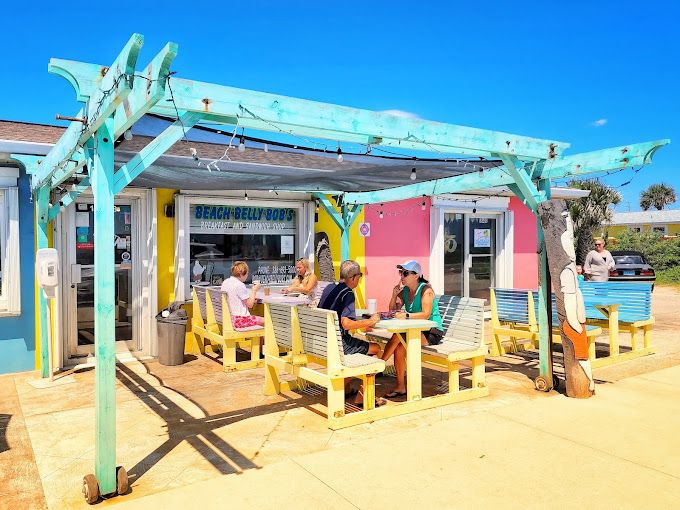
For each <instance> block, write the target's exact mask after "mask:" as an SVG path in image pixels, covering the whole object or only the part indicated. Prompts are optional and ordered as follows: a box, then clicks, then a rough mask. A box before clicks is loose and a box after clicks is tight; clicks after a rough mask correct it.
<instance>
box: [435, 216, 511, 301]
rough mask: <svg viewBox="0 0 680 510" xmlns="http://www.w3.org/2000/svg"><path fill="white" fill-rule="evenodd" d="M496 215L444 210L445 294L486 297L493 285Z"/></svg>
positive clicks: (494, 282) (494, 281)
mask: <svg viewBox="0 0 680 510" xmlns="http://www.w3.org/2000/svg"><path fill="white" fill-rule="evenodd" d="M497 218H498V215H496V214H470V213H462V212H461V213H456V212H451V213H444V218H443V219H444V225H443V226H444V230H443V234H444V238H443V242H444V250H443V252H444V265H443V269H444V286H443V287H444V294H448V295H452V296H467V297H475V298H482V299H487V300H488V299H489V295H490V293H489V288H490V287H494V286H495V285H496V252H497V243H498V241H497V235H498V232H497Z"/></svg>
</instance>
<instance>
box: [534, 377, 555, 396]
mask: <svg viewBox="0 0 680 510" xmlns="http://www.w3.org/2000/svg"><path fill="white" fill-rule="evenodd" d="M534 385H535V386H536V389H537V390H538V391H546V392H547V391H550V390H551V389H552V387H551V385H550V382H548V378H547V377H545V376H543V375H539V376H538V377H537V378H536V379H534Z"/></svg>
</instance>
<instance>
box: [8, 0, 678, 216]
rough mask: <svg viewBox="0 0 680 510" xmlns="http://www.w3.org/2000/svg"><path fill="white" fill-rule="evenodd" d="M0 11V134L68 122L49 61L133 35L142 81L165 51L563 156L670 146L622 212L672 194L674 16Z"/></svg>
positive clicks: (576, 4) (620, 9) (650, 8)
mask: <svg viewBox="0 0 680 510" xmlns="http://www.w3.org/2000/svg"><path fill="white" fill-rule="evenodd" d="M215 4H217V2H216V3H215ZM558 4H563V5H562V6H559V5H558ZM3 11H4V12H3V18H4V20H5V23H3V30H2V32H1V33H0V40H1V41H2V47H3V48H4V50H5V51H3V58H4V59H5V65H4V69H3V72H2V79H1V80H0V98H1V99H0V118H2V119H12V120H26V121H33V122H45V123H54V122H55V121H54V115H55V114H56V113H61V114H66V115H73V114H75V113H76V112H77V111H78V108H79V106H78V104H77V103H76V101H75V98H74V94H73V91H72V89H71V88H70V86H69V85H68V84H67V83H66V82H65V81H64V80H62V79H61V78H58V77H56V76H52V75H50V74H48V73H47V63H48V61H49V58H50V57H61V58H68V59H73V60H82V61H86V62H94V63H100V64H109V63H111V62H112V61H113V59H114V58H115V56H116V55H117V54H118V52H119V51H120V49H121V48H122V46H123V45H124V44H125V42H126V41H127V39H128V38H129V36H130V35H131V34H132V33H133V32H139V33H141V34H143V35H144V36H145V44H144V48H143V51H142V54H141V56H140V58H139V61H138V62H139V65H138V67H139V68H141V67H142V66H143V65H145V64H146V62H147V61H148V60H149V59H150V58H152V57H153V56H154V55H155V54H156V53H157V52H158V51H159V50H160V49H161V48H162V47H163V45H164V44H165V43H166V42H167V41H174V42H176V43H178V44H179V54H178V57H177V59H176V60H175V63H174V65H173V69H174V70H176V71H177V72H178V76H181V77H183V78H190V79H196V80H202V81H210V82H213V83H221V84H225V85H232V86H236V87H242V88H248V89H254V90H263V91H268V92H276V93H281V94H285V95H290V96H296V97H302V98H307V99H314V100H317V101H324V102H331V103H337V104H343V105H348V106H355V107H360V108H368V109H372V110H388V109H396V110H402V111H406V112H411V113H414V114H416V115H418V116H420V117H423V118H426V119H431V120H438V121H443V122H450V123H454V124H461V125H468V126H475V127H482V128H486V129H494V130H501V131H509V132H512V133H518V134H523V135H529V136H535V137H539V138H549V139H556V140H561V141H568V142H570V143H571V144H572V147H571V149H570V150H569V153H570V154H573V153H576V152H585V151H589V150H595V149H599V148H605V147H611V146H618V145H625V144H628V143H633V142H642V141H649V140H655V139H659V138H671V139H672V140H673V141H674V142H675V143H674V144H671V145H670V146H667V147H665V148H663V149H662V150H660V151H659V152H658V153H657V155H656V157H655V159H654V163H653V164H652V165H651V166H649V167H646V168H644V169H643V170H642V171H641V172H639V173H638V174H637V175H636V176H635V178H634V179H633V182H632V183H631V184H630V185H628V186H626V187H623V188H621V189H620V190H621V192H622V193H623V194H624V201H623V203H622V204H621V206H620V207H619V210H628V207H629V206H630V208H631V210H637V209H639V205H638V200H639V193H640V191H641V190H642V189H643V188H645V187H646V186H648V185H649V184H652V183H656V182H665V183H668V184H671V185H673V186H675V188H676V190H677V191H678V192H680V177H679V174H678V171H677V169H678V165H677V162H678V161H679V160H680V157H678V156H679V155H680V120H679V119H680V69H679V67H680V38H679V37H678V30H677V27H676V23H677V19H678V15H679V14H680V7H678V4H677V3H676V2H671V1H667V2H661V1H653V0H652V1H646V2H627V1H617V2H609V1H602V2H592V1H591V2H584V1H572V2H569V3H566V2H564V3H562V2H561V3H557V2H521V1H518V2H507V3H506V2H488V1H476V2H441V3H439V2H419V3H414V2H400V1H392V2H351V1H350V2H337V3H335V2H295V3H293V2H257V1H253V2H229V3H227V2H223V3H220V4H219V5H213V4H212V3H201V2H194V3H190V2H172V1H166V2H163V3H155V4H154V5H149V6H143V5H142V2H125V1H118V2H115V3H114V4H106V3H101V2H91V1H90V2H63V3H62V5H60V4H58V3H55V2H49V3H44V5H43V4H41V2H35V1H34V2H21V3H19V2H12V3H11V4H9V5H6V6H4V7H3ZM597 121H600V122H599V123H598V122H597ZM598 124H599V125H598ZM631 175H632V171H630V170H627V171H624V172H621V173H618V174H615V175H611V176H608V177H605V178H603V180H604V181H605V182H607V183H608V184H610V185H614V186H617V185H619V184H621V183H623V182H625V181H627V180H628V179H629V178H630V176H631ZM672 207H674V208H678V207H680V203H676V204H674V205H673V206H672Z"/></svg>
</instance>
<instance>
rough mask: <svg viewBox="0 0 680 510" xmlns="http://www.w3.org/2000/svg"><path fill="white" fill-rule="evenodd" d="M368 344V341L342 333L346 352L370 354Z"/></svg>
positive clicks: (343, 348)
mask: <svg viewBox="0 0 680 510" xmlns="http://www.w3.org/2000/svg"><path fill="white" fill-rule="evenodd" d="M368 345H369V344H368V342H364V341H363V340H359V339H358V338H354V337H353V336H351V335H349V334H345V335H342V351H343V352H344V353H345V354H368Z"/></svg>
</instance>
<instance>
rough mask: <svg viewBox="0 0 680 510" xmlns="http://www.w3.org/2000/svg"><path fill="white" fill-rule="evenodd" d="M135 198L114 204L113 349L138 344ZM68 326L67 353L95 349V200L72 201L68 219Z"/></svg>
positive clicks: (124, 348)
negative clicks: (72, 205)
mask: <svg viewBox="0 0 680 510" xmlns="http://www.w3.org/2000/svg"><path fill="white" fill-rule="evenodd" d="M135 214H136V203H135V201H134V200H127V201H124V200H120V201H116V203H115V208H114V234H115V236H114V239H113V240H112V241H113V243H114V246H115V251H114V253H115V255H114V257H115V258H114V272H115V277H114V285H115V306H114V317H115V321H116V331H115V336H116V350H117V351H133V350H138V348H139V340H138V339H139V336H138V332H137V327H138V324H137V323H138V317H137V313H136V307H135V295H136V294H137V295H138V293H135V289H136V283H137V282H136V280H137V275H136V269H137V265H136V262H137V257H136V246H135V245H136V236H137V234H138V233H137V231H136V230H137V229H136V228H135V227H134V224H135V221H134V216H135ZM70 238H71V242H70V244H71V246H72V247H73V248H72V250H70V253H71V254H72V255H71V267H70V275H71V300H70V301H71V303H72V313H71V318H72V320H71V321H70V322H71V327H70V328H69V330H70V335H69V339H68V340H69V354H70V355H71V356H73V357H79V356H84V355H85V356H86V355H89V354H92V353H93V352H94V338H95V337H94V335H95V326H94V315H95V308H94V288H95V287H94V245H95V242H96V240H95V238H94V204H93V203H92V202H91V201H82V202H77V203H76V204H75V212H74V217H73V221H72V222H71V235H70Z"/></svg>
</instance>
